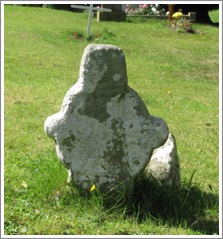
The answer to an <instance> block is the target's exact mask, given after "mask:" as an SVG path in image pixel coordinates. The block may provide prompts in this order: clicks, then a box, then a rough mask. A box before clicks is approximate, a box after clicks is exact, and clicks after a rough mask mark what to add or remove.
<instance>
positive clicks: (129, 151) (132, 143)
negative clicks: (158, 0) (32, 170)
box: [44, 44, 169, 197]
mask: <svg viewBox="0 0 223 239" xmlns="http://www.w3.org/2000/svg"><path fill="white" fill-rule="evenodd" d="M44 129H45V132H46V133H47V134H48V136H50V137H51V138H53V139H54V140H55V142H56V151H57V155H58V157H59V159H60V160H61V162H62V163H63V164H64V166H65V167H66V168H67V169H68V172H69V183H70V184H73V185H74V186H75V187H77V188H78V189H79V190H80V192H81V193H82V194H88V193H90V191H91V189H92V187H96V188H97V189H98V190H99V191H100V192H102V193H105V194H107V195H108V194H109V195H110V194H112V195H111V196H112V197H113V196H114V197H115V196H117V195H120V194H121V195H122V194H123V193H124V194H125V196H127V197H129V196H130V195H131V194H132V192H133V187H134V182H135V180H136V179H137V177H138V176H139V175H140V174H141V173H142V171H143V170H144V169H145V167H146V166H147V164H148V163H149V161H150V158H151V156H152V153H153V151H154V149H155V148H158V147H160V146H162V145H163V144H164V143H165V142H166V140H167V138H168V134H169V131H168V126H167V125H166V123H165V121H164V120H162V119H160V118H157V117H154V116H152V115H150V114H149V112H148V110H147V107H146V105H145V104H144V102H143V101H142V99H141V98H140V96H139V95H138V94H137V92H135V91H134V90H133V89H132V88H131V87H129V86H128V77H127V71H126V62H125V55H124V53H123V51H122V49H120V48H118V47H116V46H112V45H105V44H90V45H88V46H87V47H86V48H85V50H84V53H83V56H82V60H81V66H80V73H79V79H78V81H77V83H76V84H74V85H73V86H72V87H71V89H70V90H69V91H68V92H67V94H66V96H65V98H64V100H63V103H62V107H61V110H60V112H58V113H56V114H54V115H52V116H50V117H48V118H47V120H46V121H45V125H44Z"/></svg>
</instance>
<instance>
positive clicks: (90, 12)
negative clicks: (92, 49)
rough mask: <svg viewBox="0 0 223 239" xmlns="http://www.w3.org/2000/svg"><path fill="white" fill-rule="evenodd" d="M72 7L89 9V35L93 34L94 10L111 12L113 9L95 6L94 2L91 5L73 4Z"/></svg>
mask: <svg viewBox="0 0 223 239" xmlns="http://www.w3.org/2000/svg"><path fill="white" fill-rule="evenodd" d="M71 7H72V8H78V9H83V10H84V9H85V10H88V24H87V35H88V36H90V35H91V18H92V12H93V10H97V11H101V12H111V11H112V10H111V9H108V8H97V7H93V4H90V6H79V5H71Z"/></svg>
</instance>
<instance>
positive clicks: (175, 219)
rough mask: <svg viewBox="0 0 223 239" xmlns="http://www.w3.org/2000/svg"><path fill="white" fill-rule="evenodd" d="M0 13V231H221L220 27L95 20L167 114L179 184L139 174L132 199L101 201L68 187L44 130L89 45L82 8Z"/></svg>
mask: <svg viewBox="0 0 223 239" xmlns="http://www.w3.org/2000/svg"><path fill="white" fill-rule="evenodd" d="M4 17H5V23H4V24H5V25H4V27H5V28H4V29H5V30H4V31H5V32H4V33H5V35H4V38H5V39H4V40H5V41H4V46H5V49H4V56H5V59H4V67H5V68H4V74H5V75H4V127H5V128H4V140H5V142H4V190H5V191H4V192H5V195H4V203H5V205H4V206H5V208H4V225H5V227H4V231H5V233H6V234H8V235H213V234H218V233H219V74H218V69H219V61H218V59H219V30H218V28H216V27H213V26H208V25H201V24H196V23H194V24H193V26H194V27H195V28H199V29H201V30H202V31H203V32H204V33H205V34H203V35H201V34H175V33H174V32H172V31H170V30H169V29H168V28H167V24H168V22H161V21H157V20H149V21H146V22H143V23H137V22H136V23H129V22H123V23H116V22H97V21H96V20H95V19H93V21H92V34H93V36H96V35H97V34H98V33H101V34H102V35H103V36H105V37H106V40H105V41H106V43H108V44H113V45H116V46H118V47H120V48H122V49H123V51H124V53H125V57H126V64H127V71H128V82H129V85H130V86H131V87H132V88H133V89H135V90H136V91H137V92H138V93H139V94H140V96H141V98H142V99H143V101H144V102H145V104H146V106H147V107H148V109H149V112H150V114H151V115H155V116H157V117H161V118H163V119H164V120H165V121H166V122H167V124H168V126H169V129H170V132H171V133H173V134H174V136H175V138H176V142H177V149H178V155H179V159H180V166H181V183H182V188H181V189H180V190H179V191H176V190H170V189H167V188H165V187H161V186H160V185H159V184H157V182H156V181H154V180H153V179H151V180H150V181H147V180H144V179H143V178H139V180H138V182H137V185H136V188H135V191H134V196H133V198H131V200H130V202H129V203H123V201H122V198H120V201H119V203H118V204H117V205H116V204H115V205H111V206H110V207H107V206H106V205H105V203H104V198H103V195H100V194H99V195H95V194H93V197H91V198H84V197H81V196H80V195H79V192H78V191H77V190H76V188H72V189H71V190H68V189H67V172H66V170H65V168H64V167H63V165H61V163H60V162H59V160H58V159H57V156H56V152H55V144H54V142H53V140H51V139H50V138H48V137H47V136H46V134H45V132H44V130H43V124H44V121H45V120H46V118H47V117H48V116H49V115H52V114H53V113H55V112H58V111H59V109H60V107H61V103H62V100H63V98H64V95H65V94H66V92H67V90H68V89H69V88H70V87H71V86H72V85H73V84H74V83H75V82H76V81H77V79H78V74H79V67H80V60H81V57H82V53H83V50H84V48H85V47H86V46H87V45H88V44H89V43H88V42H87V41H85V40H84V41H81V40H78V39H76V40H75V39H74V33H76V34H82V35H83V34H85V30H86V26H87V17H88V15H87V14H86V13H81V14H77V13H71V12H65V11H55V10H52V9H47V8H26V7H16V6H6V7H5V10H4ZM103 29H104V30H103ZM70 37H72V38H71V39H72V40H71V39H70ZM100 40H101V39H100ZM97 41H98V39H97V38H95V39H94V40H93V42H94V43H97ZM93 192H94V191H93Z"/></svg>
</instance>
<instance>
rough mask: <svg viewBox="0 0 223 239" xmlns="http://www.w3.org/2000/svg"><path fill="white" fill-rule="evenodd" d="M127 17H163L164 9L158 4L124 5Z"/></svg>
mask: <svg viewBox="0 0 223 239" xmlns="http://www.w3.org/2000/svg"><path fill="white" fill-rule="evenodd" d="M125 12H126V13H127V15H129V16H131V15H165V13H166V12H165V9H164V8H163V7H162V5H160V4H126V9H125Z"/></svg>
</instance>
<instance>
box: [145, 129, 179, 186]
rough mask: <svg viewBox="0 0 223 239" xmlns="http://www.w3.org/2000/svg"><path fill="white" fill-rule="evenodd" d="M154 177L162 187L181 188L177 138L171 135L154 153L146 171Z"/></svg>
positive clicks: (147, 174)
mask: <svg viewBox="0 0 223 239" xmlns="http://www.w3.org/2000/svg"><path fill="white" fill-rule="evenodd" d="M144 173H145V175H146V176H150V175H152V176H153V177H154V178H155V179H156V180H157V181H158V182H159V183H160V184H161V185H164V186H168V187H174V188H177V187H178V188H179V187H180V165H179V158H178V154H177V148H176V140H175V137H174V136H173V135H172V134H171V133H169V136H168V139H167V141H166V142H165V144H164V145H162V146H160V147H159V148H157V149H155V150H154V151H153V154H152V157H151V159H150V162H149V164H148V165H147V167H146V168H145V171H144Z"/></svg>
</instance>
